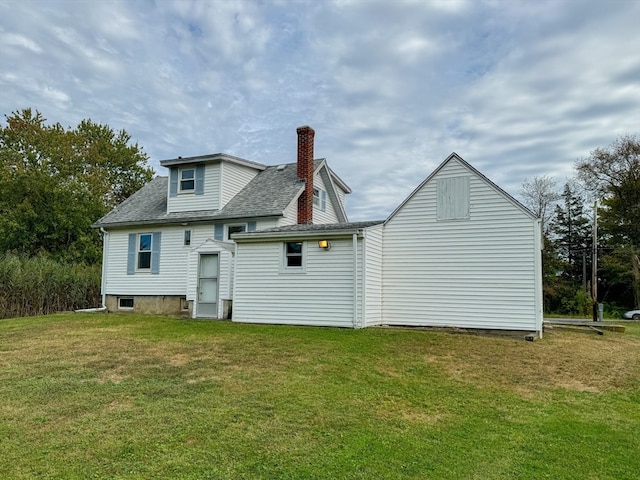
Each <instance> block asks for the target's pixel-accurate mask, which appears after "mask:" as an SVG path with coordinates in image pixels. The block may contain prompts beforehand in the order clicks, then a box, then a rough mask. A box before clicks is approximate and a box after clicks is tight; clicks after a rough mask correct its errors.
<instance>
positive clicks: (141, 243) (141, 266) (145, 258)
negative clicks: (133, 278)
mask: <svg viewBox="0 0 640 480" xmlns="http://www.w3.org/2000/svg"><path fill="white" fill-rule="evenodd" d="M152 246H153V235H152V234H150V233H141V234H140V235H138V270H151V249H152Z"/></svg>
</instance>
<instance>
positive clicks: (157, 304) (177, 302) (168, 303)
mask: <svg viewBox="0 0 640 480" xmlns="http://www.w3.org/2000/svg"><path fill="white" fill-rule="evenodd" d="M131 300H133V307H128V306H123V305H128V304H129V303H130V301H131ZM192 303H193V302H191V301H189V302H187V301H186V299H185V297H184V296H181V295H106V298H105V306H106V307H107V311H109V312H119V313H127V312H131V313H147V314H156V315H184V316H189V317H191V314H192V311H193V304H192ZM185 306H186V307H187V308H186V309H185V308H184V307H185Z"/></svg>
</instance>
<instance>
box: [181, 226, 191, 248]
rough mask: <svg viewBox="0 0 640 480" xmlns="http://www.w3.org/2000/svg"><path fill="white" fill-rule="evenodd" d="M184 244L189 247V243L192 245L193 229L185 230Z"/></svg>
mask: <svg viewBox="0 0 640 480" xmlns="http://www.w3.org/2000/svg"><path fill="white" fill-rule="evenodd" d="M183 245H184V246H185V247H188V246H189V245H191V230H185V231H184V240H183Z"/></svg>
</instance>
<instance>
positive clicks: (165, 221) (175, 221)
mask: <svg viewBox="0 0 640 480" xmlns="http://www.w3.org/2000/svg"><path fill="white" fill-rule="evenodd" d="M282 216H283V213H282V212H270V213H263V214H258V215H250V216H244V217H239V216H237V215H208V216H203V217H195V218H158V219H149V220H137V221H127V222H110V223H99V222H96V223H94V224H93V225H91V227H92V228H105V229H106V228H128V227H137V226H142V225H144V226H148V225H190V224H194V223H208V222H215V221H216V220H244V219H250V218H251V219H253V218H256V219H257V218H279V217H282Z"/></svg>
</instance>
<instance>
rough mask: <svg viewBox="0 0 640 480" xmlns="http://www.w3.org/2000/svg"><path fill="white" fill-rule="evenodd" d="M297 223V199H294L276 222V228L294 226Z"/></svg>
mask: <svg viewBox="0 0 640 480" xmlns="http://www.w3.org/2000/svg"><path fill="white" fill-rule="evenodd" d="M296 223H298V199H297V198H295V199H294V200H293V201H292V202H291V203H290V204H289V205H288V206H287V208H285V210H284V215H283V217H282V218H281V219H280V220H279V221H278V225H277V226H278V227H283V226H285V225H295V224H296Z"/></svg>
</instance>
